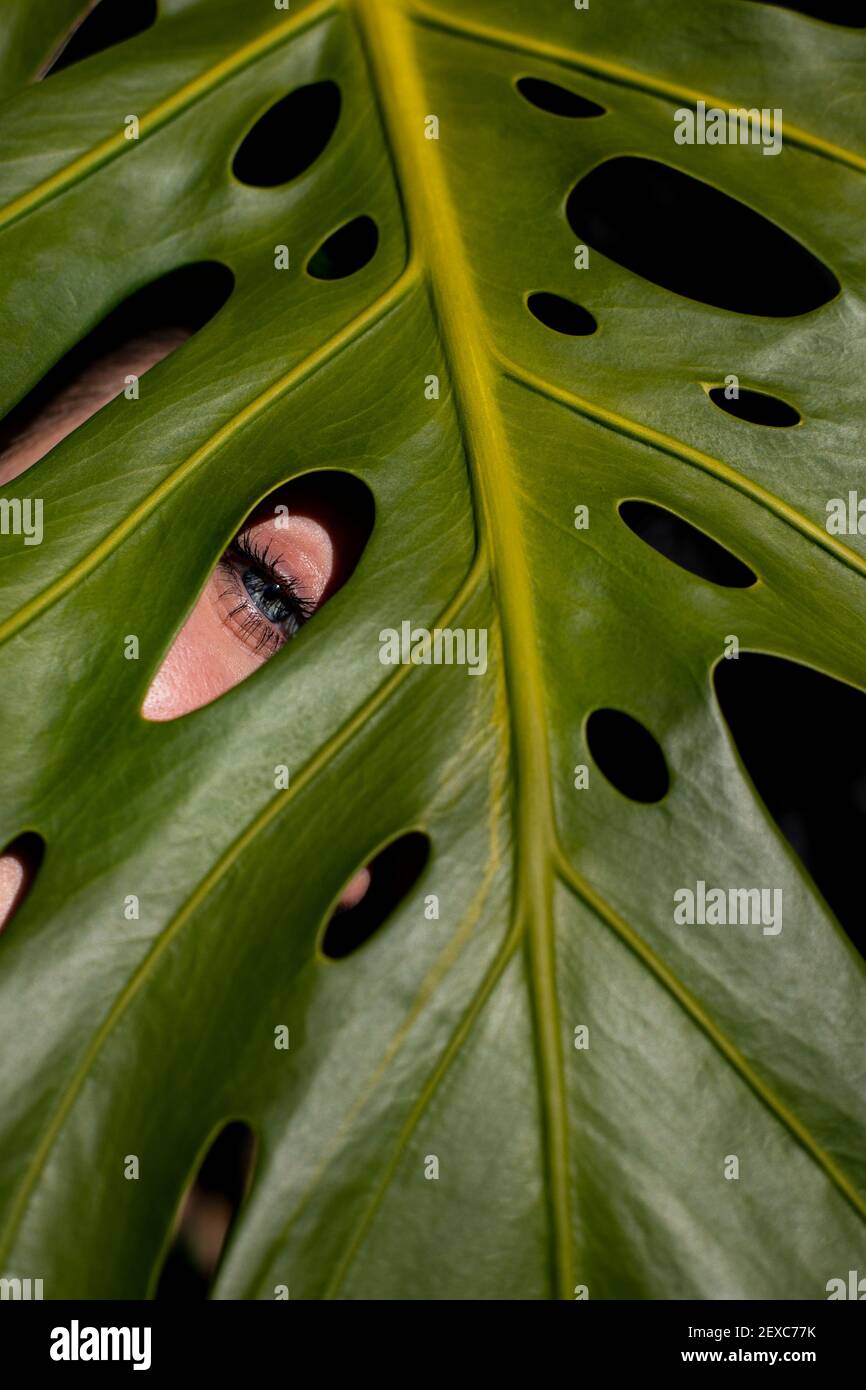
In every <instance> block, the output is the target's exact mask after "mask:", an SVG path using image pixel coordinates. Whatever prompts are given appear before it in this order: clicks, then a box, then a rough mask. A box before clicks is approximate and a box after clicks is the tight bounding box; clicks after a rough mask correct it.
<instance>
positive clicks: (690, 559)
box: [619, 499, 758, 589]
mask: <svg viewBox="0 0 866 1390" xmlns="http://www.w3.org/2000/svg"><path fill="white" fill-rule="evenodd" d="M619 514H620V516H621V517H622V519H623V521H624V522H625V524H626V526H628V528H629V529H630V530H631V531H634V533H635V535H636V536H640V539H641V540H642V541H646V543H647V545H651V546H652V548H653V550H657V551H658V552H659V554H660V555H664V556H666V558H667V559H668V560H673V562H674V564H675V565H680V566H681V568H682V569H684V570H688V571H689V572H690V573H691V574H696V575H697V576H698V578H699V579H707V580H709V582H710V583H711V584H720V585H721V586H722V587H723V588H725V589H749V588H751V586H752V585H753V584H756V583H757V579H758V576H757V575H756V574H755V573H754V571H753V570H750V569H749V566H748V565H746V564H744V563H743V561H742V560H739V559H737V556H736V555H732V554H731V552H730V551H729V550H726V549H725V547H724V546H723V545H720V544H719V542H718V541H714V540H713V539H712V537H711V536H707V535H705V533H704V532H703V531H699V530H698V528H697V526H693V525H692V524H691V522H690V521H685V520H684V519H683V517H681V516H677V515H676V513H675V512H669V511H668V509H667V507H659V506H657V505H656V503H654V502H644V501H642V500H637V499H633V500H632V499H629V500H628V501H627V502H620V504H619Z"/></svg>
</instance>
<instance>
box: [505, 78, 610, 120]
mask: <svg viewBox="0 0 866 1390" xmlns="http://www.w3.org/2000/svg"><path fill="white" fill-rule="evenodd" d="M516 86H517V90H518V92H519V93H520V95H521V96H522V97H525V98H526V100H527V101H528V102H531V104H532V105H533V106H537V107H538V108H539V109H540V110H541V111H549V112H550V114H551V115H552V116H568V117H569V118H570V119H571V120H575V119H585V118H587V117H591V116H604V115H605V114H606V113H605V109H604V107H603V106H599V105H598V103H597V102H595V101H590V100H589V98H588V97H581V96H578V94H577V92H572V91H570V90H569V89H568V87H560V85H559V83H558V82H546V81H545V80H544V78H543V77H521V78H520V79H519V81H518V82H517V84H516Z"/></svg>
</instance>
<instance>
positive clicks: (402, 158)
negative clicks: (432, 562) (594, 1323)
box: [352, 0, 574, 1298]
mask: <svg viewBox="0 0 866 1390" xmlns="http://www.w3.org/2000/svg"><path fill="white" fill-rule="evenodd" d="M352 9H353V12H354V14H355V15H356V17H357V20H358V24H359V27H360V30H361V34H362V37H363V40H364V44H365V48H366V50H367V55H368V60H369V62H370V66H371V68H372V71H373V74H374V76H375V78H376V87H377V91H378V96H379V100H380V102H381V104H382V107H383V117H384V122H385V126H386V130H387V131H388V134H389V138H390V144H391V148H392V151H393V153H394V157H395V160H396V162H397V165H398V172H399V181H400V186H401V187H402V189H403V194H404V199H405V205H406V211H407V217H408V221H409V233H410V238H411V240H412V244H413V248H414V249H416V251H417V252H418V254H419V258H420V260H421V261H422V263H423V264H425V265H426V266H427V268H428V273H429V278H430V284H431V290H432V296H433V300H434V306H435V310H436V314H437V318H438V322H439V327H440V330H441V334H442V340H443V344H444V348H445V352H446V357H447V359H448V361H449V362H450V364H451V367H452V370H453V381H452V386H453V390H454V394H455V399H456V400H457V403H458V410H459V412H460V415H461V418H462V421H463V424H464V439H465V442H466V447H467V453H468V455H469V462H470V468H471V474H472V478H473V483H474V488H475V491H476V496H477V502H478V511H479V526H480V529H481V531H482V535H483V537H484V540H485V542H486V545H487V549H488V553H489V555H490V566H491V575H492V580H493V585H494V590H495V594H496V598H497V601H498V606H499V611H500V614H501V617H502V629H503V636H502V641H503V652H504V660H505V678H506V684H507V688H508V694H509V704H510V713H511V725H512V735H513V749H514V763H515V832H516V833H515V846H516V874H515V889H514V923H515V926H516V927H517V928H518V929H522V930H524V931H525V933H526V942H527V951H528V956H529V973H530V978H531V981H532V988H533V1006H534V1013H535V1023H536V1029H537V1036H538V1061H539V1069H540V1075H541V1092H542V1109H543V1114H544V1124H545V1135H546V1154H547V1168H548V1196H549V1203H550V1211H551V1218H552V1241H553V1265H554V1277H555V1286H556V1289H557V1292H558V1294H559V1295H560V1296H561V1297H569V1298H570V1297H571V1294H572V1290H573V1285H574V1279H573V1266H574V1256H573V1250H572V1234H571V1213H570V1199H569V1166H568V1123H567V1114H566V1101H565V1088H564V1083H563V1057H562V1042H561V1037H560V1029H559V1023H558V1005H557V997H556V986H555V960H554V941H553V925H552V924H553V904H552V897H553V875H552V873H551V853H552V846H553V843H554V836H553V810H552V807H553V798H552V789H551V783H550V768H549V761H548V746H547V737H546V719H545V705H544V699H543V694H542V680H541V671H540V667H539V661H538V652H537V648H536V645H535V641H534V637H533V634H534V632H535V620H534V612H533V604H532V597H531V595H532V583H531V570H530V567H529V565H528V563H527V560H526V556H525V546H524V535H523V528H522V526H521V520H520V515H519V512H518V509H517V504H516V500H515V499H516V497H517V495H518V489H517V487H516V480H515V477H514V473H513V464H512V460H511V450H510V444H509V440H508V437H507V434H506V431H505V428H504V424H503V421H502V417H501V414H500V409H499V405H498V401H497V390H496V386H497V372H496V370H495V368H494V359H493V354H492V352H491V349H490V347H489V346H488V342H487V332H486V328H485V322H484V318H483V315H482V313H481V308H480V304H479V301H478V298H477V294H476V291H475V286H474V283H473V280H472V276H471V272H470V271H469V267H468V263H467V257H466V254H465V249H464V245H463V240H462V237H461V234H460V230H459V224H458V221H457V216H456V213H455V210H454V207H453V204H452V201H451V191H450V188H449V185H448V182H447V179H446V177H445V174H444V172H443V169H442V163H441V156H440V148H441V146H440V143H439V142H437V141H435V140H427V139H425V128H424V123H425V117H426V116H427V115H428V114H429V112H430V108H429V106H428V104H427V102H426V99H425V92H424V85H423V81H422V78H421V74H420V71H419V67H418V64H417V61H416V57H415V47H414V41H413V37H412V32H411V26H410V24H409V22H408V19H407V14H406V7H405V0H353V3H352ZM443 133H444V134H445V136H446V139H447V126H446V129H445V131H444V132H443Z"/></svg>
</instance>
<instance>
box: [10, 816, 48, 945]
mask: <svg viewBox="0 0 866 1390" xmlns="http://www.w3.org/2000/svg"><path fill="white" fill-rule="evenodd" d="M44 854H45V841H44V840H43V839H42V836H41V835H37V834H36V832H35V830H26V831H25V832H24V833H23V835H19V836H17V838H16V839H14V840H12V841H11V842H10V843H9V844H8V845H7V846H6V848H5V849H4V851H3V853H2V854H0V932H3V931H5V930H6V928H7V927H8V926H9V923H10V922H11V921H12V918H13V917H14V916H15V913H16V912H17V911H18V909H19V907H20V906H21V904H22V903H23V901H24V899H25V898H26V897H27V894H28V893H29V892H30V889H31V888H32V887H33V880H34V879H35V877H36V875H37V873H38V872H39V867H40V865H41V863H42V859H43V856H44Z"/></svg>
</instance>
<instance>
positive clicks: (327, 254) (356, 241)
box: [307, 217, 379, 280]
mask: <svg viewBox="0 0 866 1390" xmlns="http://www.w3.org/2000/svg"><path fill="white" fill-rule="evenodd" d="M378 245H379V228H378V227H377V226H376V223H375V222H374V221H373V219H372V217H355V218H353V220H352V221H351V222H347V223H346V224H345V226H343V227H338V228H337V230H336V231H335V232H332V233H331V235H330V236H329V237H327V238H326V239H325V241H323V242H322V244H321V246H320V247H319V249H318V250H317V251H314V252H313V255H312V256H311V257H310V259H309V261H308V262H307V274H308V275H312V277H313V279H314V280H345V278H346V276H348V275H355V274H356V273H357V271H359V270H363V268H364V266H365V265H367V264H368V263H369V262H370V261H371V260H372V259H373V257H374V256H375V254H376V248H377V247H378Z"/></svg>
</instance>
